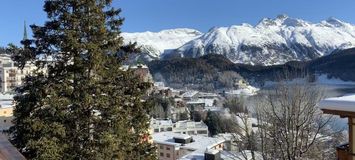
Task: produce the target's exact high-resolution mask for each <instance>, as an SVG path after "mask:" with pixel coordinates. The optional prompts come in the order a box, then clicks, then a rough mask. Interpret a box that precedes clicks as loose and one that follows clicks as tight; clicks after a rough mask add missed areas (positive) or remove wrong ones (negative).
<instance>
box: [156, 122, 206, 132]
mask: <svg viewBox="0 0 355 160" xmlns="http://www.w3.org/2000/svg"><path fill="white" fill-rule="evenodd" d="M150 128H151V129H152V130H153V132H154V133H159V132H173V133H181V134H188V135H201V136H208V127H207V125H206V124H205V123H203V122H194V121H178V122H176V123H173V122H172V121H171V120H156V119H152V120H151V122H150Z"/></svg>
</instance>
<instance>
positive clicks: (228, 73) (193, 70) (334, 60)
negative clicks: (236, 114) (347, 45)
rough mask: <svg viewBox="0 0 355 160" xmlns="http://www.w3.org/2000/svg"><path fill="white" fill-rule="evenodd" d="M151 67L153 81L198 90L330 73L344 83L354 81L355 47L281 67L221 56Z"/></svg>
mask: <svg viewBox="0 0 355 160" xmlns="http://www.w3.org/2000/svg"><path fill="white" fill-rule="evenodd" d="M149 68H150V70H151V73H152V74H153V76H154V78H156V80H158V81H165V82H166V83H167V84H169V85H170V86H172V87H176V88H183V87H191V86H193V87H195V88H197V89H206V90H212V89H221V88H232V87H233V83H234V80H235V79H240V78H244V79H246V80H247V81H249V83H252V84H254V85H263V84H264V82H266V81H278V80H283V79H285V78H287V79H293V78H300V77H304V76H305V75H306V74H307V75H315V74H316V73H317V74H327V75H328V76H329V77H335V78H339V79H342V80H345V81H355V72H354V71H355V48H352V49H346V50H342V51H336V52H334V53H332V54H330V55H327V56H324V57H321V58H317V59H314V60H311V61H304V62H302V61H290V62H287V63H285V64H282V65H271V66H262V65H248V64H235V63H233V62H231V61H230V60H229V59H227V58H225V57H224V56H222V55H217V54H209V55H206V56H202V57H200V58H176V59H171V60H161V61H152V62H151V63H149Z"/></svg>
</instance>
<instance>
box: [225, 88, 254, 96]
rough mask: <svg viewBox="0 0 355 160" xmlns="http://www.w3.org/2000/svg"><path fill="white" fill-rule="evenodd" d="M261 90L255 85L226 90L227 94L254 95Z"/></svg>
mask: <svg viewBox="0 0 355 160" xmlns="http://www.w3.org/2000/svg"><path fill="white" fill-rule="evenodd" d="M259 90H260V89H259V88H256V87H253V86H247V87H245V88H241V89H237V90H231V91H228V92H226V94H229V95H245V96H252V95H255V94H256V93H257V92H258V91H259Z"/></svg>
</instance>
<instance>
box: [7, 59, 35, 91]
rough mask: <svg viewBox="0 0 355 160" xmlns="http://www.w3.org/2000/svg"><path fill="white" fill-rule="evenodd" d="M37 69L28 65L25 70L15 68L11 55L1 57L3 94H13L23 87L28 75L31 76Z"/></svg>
mask: <svg viewBox="0 0 355 160" xmlns="http://www.w3.org/2000/svg"><path fill="white" fill-rule="evenodd" d="M35 69H36V67H35V66H34V65H31V64H26V65H25V67H24V68H23V69H19V68H18V67H16V66H15V62H14V61H12V60H11V57H10V55H1V56H0V90H1V92H2V93H6V92H11V91H13V90H14V89H15V88H16V87H17V86H19V85H21V84H22V82H23V79H24V78H25V76H26V75H29V74H31V72H32V71H33V70H35Z"/></svg>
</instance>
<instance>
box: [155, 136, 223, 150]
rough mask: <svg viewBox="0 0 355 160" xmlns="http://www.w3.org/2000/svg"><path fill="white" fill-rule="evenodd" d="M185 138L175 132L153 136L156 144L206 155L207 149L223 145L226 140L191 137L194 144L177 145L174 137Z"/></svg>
mask: <svg viewBox="0 0 355 160" xmlns="http://www.w3.org/2000/svg"><path fill="white" fill-rule="evenodd" d="M179 136H184V134H180V133H173V132H159V133H154V134H153V135H152V137H153V141H154V143H161V144H170V145H177V146H180V147H181V148H186V149H192V150H195V151H194V152H195V153H202V154H203V153H205V151H206V149H210V148H212V147H214V146H216V145H218V144H221V143H223V142H224V141H225V140H224V138H212V137H205V136H199V135H191V137H192V139H193V142H191V143H187V144H184V145H182V144H180V143H175V141H174V137H179Z"/></svg>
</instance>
